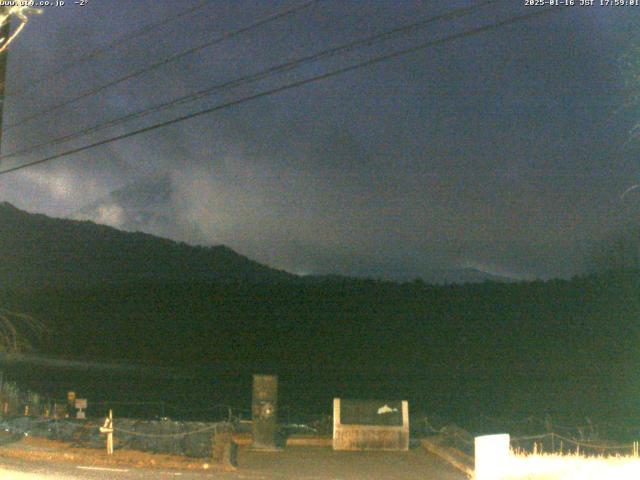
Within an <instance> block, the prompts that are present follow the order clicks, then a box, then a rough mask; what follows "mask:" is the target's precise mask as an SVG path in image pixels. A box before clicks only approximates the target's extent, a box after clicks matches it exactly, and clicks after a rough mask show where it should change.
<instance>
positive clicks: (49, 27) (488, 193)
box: [0, 1, 640, 280]
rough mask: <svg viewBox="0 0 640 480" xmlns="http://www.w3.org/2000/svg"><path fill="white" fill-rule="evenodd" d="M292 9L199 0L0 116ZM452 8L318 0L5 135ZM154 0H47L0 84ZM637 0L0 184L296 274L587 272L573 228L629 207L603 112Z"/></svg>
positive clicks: (500, 9) (586, 239)
mask: <svg viewBox="0 0 640 480" xmlns="http://www.w3.org/2000/svg"><path fill="white" fill-rule="evenodd" d="M115 4H121V6H122V7H123V8H114V7H113V5H115ZM189 4H190V5H191V4H192V3H189ZM292 4H293V3H290V2H289V3H288V2H249V1H246V2H215V5H212V6H211V7H210V8H208V9H207V10H205V11H204V12H203V13H205V14H204V15H201V16H199V17H198V18H195V19H192V20H190V21H180V22H176V24H175V25H173V24H172V25H168V26H166V27H165V28H164V29H162V30H161V31H158V32H156V33H155V34H154V35H153V36H150V37H149V38H146V39H140V40H139V41H138V42H135V43H132V44H127V45H124V46H122V47H121V48H118V49H115V50H114V51H113V53H112V54H110V55H107V56H105V57H101V58H100V60H98V61H95V62H92V63H90V64H87V65H84V66H82V67H80V68H78V70H77V71H70V72H68V73H65V75H63V76H60V77H57V78H56V79H55V81H52V82H53V83H51V85H48V86H46V85H45V86H43V85H39V86H38V87H37V88H34V89H33V91H32V93H31V94H30V95H27V96H24V97H15V98H11V97H10V98H9V99H8V104H7V110H6V112H5V115H6V117H5V119H6V121H7V122H9V123H11V122H15V121H16V120H18V119H20V118H23V116H24V115H28V114H29V112H34V111H38V110H39V109H41V108H43V107H45V106H46V105H52V104H55V103H56V102H58V101H60V100H61V99H64V98H70V96H72V95H73V94H74V93H77V92H79V91H85V90H87V89H91V88H92V87H93V86H95V85H96V84H99V83H101V82H104V81H108V80H110V79H113V78H116V77H117V76H118V75H122V74H123V73H125V72H128V71H131V70H132V69H135V68H138V67H140V66H141V65H149V64H151V63H152V62H153V61H154V59H157V58H159V57H160V56H162V55H164V54H169V53H171V52H178V51H180V50H181V49H183V48H186V47H188V46H190V45H195V44H198V43H201V42H203V41H206V40H207V39H210V38H214V37H215V36H216V35H219V34H220V33H221V32H224V31H226V30H230V29H234V28H237V27H239V26H241V25H243V24H246V23H249V22H251V21H252V19H256V18H258V17H260V16H264V15H265V14H267V13H268V12H273V11H276V10H278V9H280V8H284V7H285V6H286V5H292ZM464 4H465V3H464V2H457V3H456V4H455V5H454V4H449V3H448V2H447V4H446V5H445V4H442V5H440V4H439V5H437V6H434V5H431V4H427V3H422V2H400V3H398V2H390V1H389V2H387V1H380V2H367V3H366V4H364V3H362V2H332V1H327V2H324V3H322V2H321V3H320V4H319V5H318V6H316V7H314V8H312V9H310V10H309V11H308V12H305V13H301V14H299V15H297V16H296V17H295V18H293V19H291V20H289V21H281V22H278V23H274V24H272V25H269V26H266V27H264V28H263V29H260V30H258V31H256V32H253V33H251V34H250V35H248V36H246V37H242V38H238V39H235V40H232V41H226V42H222V43H221V44H219V45H217V46H215V47H213V48H211V49H207V50H203V51H201V52H199V53H198V54H196V55H194V56H193V57H190V58H187V59H185V60H183V61H180V62H177V63H176V64H175V65H172V66H171V67H170V68H163V69H160V70H158V71H157V72H154V73H153V74H150V75H147V76H145V77H143V79H137V80H136V81H132V82H127V83H124V84H122V85H119V86H117V87H115V88H114V89H113V90H109V91H108V92H104V93H103V94H101V95H99V96H96V97H95V98H91V99H89V100H87V101H82V102H79V103H78V104H76V105H74V106H73V107H72V108H69V109H67V110H65V111H64V112H63V113H60V114H57V115H55V116H51V117H45V118H42V119H41V120H38V121H37V122H33V123H31V124H29V125H28V126H27V125H25V126H24V127H21V128H16V129H14V130H10V131H8V132H6V133H5V136H4V145H3V150H4V151H5V152H6V151H11V150H12V149H15V148H20V147H21V146H22V145H28V144H31V143H33V142H34V141H40V140H42V139H47V138H51V137H55V136H57V135H60V134H63V133H67V132H72V131H75V130H77V129H79V128H83V127H84V126H87V125H91V124H93V123H94V122H97V121H100V120H105V119H109V118H113V117H116V116H118V115H122V114H124V113H127V112H132V111H136V110H138V109H139V108H143V107H144V106H146V105H150V104H155V103H158V102H162V101H165V100H167V99H168V98H176V97H178V96H180V95H184V94H186V93H189V92H192V91H194V90H197V89H201V88H203V87H205V86H207V85H210V84H212V83H215V82H220V81H223V80H226V79H229V78H234V77H236V76H240V75H246V74H247V73H251V72H255V71H259V70H260V69H261V68H265V67H266V66H269V65H273V64H276V63H279V62H282V61H285V60H287V59H289V58H294V57H297V56H301V55H304V54H308V53H309V52H312V51H316V50H318V49H321V48H324V47H327V46H330V45H334V44H337V43H341V42H344V41H348V40H350V39H353V38H362V37H364V36H366V35H368V34H371V33H373V32H376V31H379V30H382V29H385V28H389V27H392V26H397V25H402V24H405V23H408V22H411V21H414V20H415V19H416V18H423V17H426V16H428V15H431V14H434V13H438V12H439V11H444V10H446V9H449V8H452V7H453V6H459V5H464ZM172 9H173V11H175V9H176V6H175V2H168V1H166V2H165V1H154V2H150V1H149V2H142V1H141V2H136V3H135V6H131V5H129V3H125V2H109V5H108V7H107V6H106V5H104V4H103V3H102V4H101V3H100V2H95V3H92V4H91V5H90V6H89V7H88V8H86V9H85V10H83V11H81V12H80V11H79V10H74V7H68V8H67V7H65V8H62V9H57V10H55V11H54V10H53V9H52V10H51V11H49V10H47V12H45V15H44V16H42V17H40V18H37V19H34V20H33V21H32V22H31V23H30V24H29V25H28V28H27V29H26V30H25V33H24V34H23V36H22V37H20V38H19V40H18V41H17V43H16V46H15V50H14V51H13V52H12V53H11V68H10V73H9V75H10V80H9V83H10V89H17V88H19V86H20V85H24V84H27V83H28V81H29V79H30V78H33V77H36V78H37V77H38V76H39V75H42V74H43V73H44V72H46V71H47V70H50V69H52V68H55V66H56V65H59V64H60V63H61V62H64V61H65V60H68V58H69V56H73V55H81V54H82V52H86V51H90V50H91V48H93V47H94V46H95V45H98V44H104V43H105V42H108V41H109V39H111V38H113V37H114V36H117V35H120V34H122V33H124V32H127V31H131V30H133V29H135V28H139V27H140V26H142V25H144V24H147V23H148V22H152V21H157V20H158V19H160V18H162V17H163V16H164V15H167V14H169V13H170V12H171V11H172ZM623 10H624V11H623ZM525 12H526V10H525V9H523V8H522V7H521V6H519V5H517V6H516V5H514V4H508V2H506V3H505V4H504V5H495V6H493V7H491V9H489V10H487V12H485V13H484V14H482V15H479V16H477V17H474V18H473V19H469V20H457V21H456V22H454V23H450V24H437V25H434V26H433V27H432V28H430V29H428V30H425V31H423V32H416V33H415V34H413V35H412V36H409V37H407V38H403V39H398V40H395V41H393V42H391V43H390V44H388V45H385V46H376V47H369V48H368V49H365V50H364V51H361V52H354V53H351V54H349V55H348V56H347V57H345V58H341V59H332V60H327V61H324V62H323V63H321V64H317V65H308V66H306V67H305V68H304V69H303V70H302V71H300V72H298V71H292V72H288V73H286V74H284V75H283V76H281V77H279V78H277V79H271V80H264V81H261V82H259V83H256V84H252V85H247V86H243V87H241V88H239V89H237V90H235V91H233V92H230V93H223V94H219V95H217V96H214V97H213V98H211V99H202V100H200V101H199V102H198V103H197V104H192V105H184V106H181V107H179V108H178V109H177V110H175V111H172V112H169V113H167V112H162V113H158V114H155V115H154V116H152V117H150V118H148V119H145V120H142V121H139V122H136V123H134V124H133V125H137V126H143V125H147V124H150V122H154V121H159V120H162V119H165V118H169V117H170V116H171V115H174V114H175V112H182V113H184V112H188V111H191V110H193V109H195V108H204V107H206V106H208V105H214V104H217V103H219V102H223V101H225V100H228V99H231V98H235V97H236V96H238V95H248V94H251V93H253V92H256V91H260V90H261V89H263V88H269V87H271V86H273V85H276V84H278V83H280V82H283V81H290V80H294V79H298V78H302V77H304V76H306V75H313V74H318V73H320V72H322V71H324V70H325V69H326V68H330V67H332V66H339V65H345V64H347V63H349V62H351V61H355V60H358V59H360V60H361V59H364V58H369V57H370V56H371V55H373V54H375V53H376V52H380V51H389V49H392V48H401V47H406V46H409V45H412V44H416V43H418V42H422V41H425V40H428V39H433V38H437V37H438V36H442V35H446V34H449V33H451V32H452V31H457V30H459V29H461V28H465V27H473V26H477V25H479V24H483V23H487V22H489V21H492V20H493V19H496V18H506V17H508V16H509V15H510V14H514V13H525ZM638 12H640V10H638V9H632V8H629V9H614V8H609V9H603V8H599V7H591V8H588V7H576V8H574V9H568V11H566V12H565V13H558V14H554V15H550V16H546V17H541V18H538V19H535V20H532V21H530V22H528V23H523V24H519V25H513V26H509V27H506V28H504V29H501V30H499V31H497V32H493V33H488V34H484V35H480V36H475V37H470V38H468V39H465V40H461V41H456V42H453V43H450V44H447V45H444V46H440V47H437V48H433V49H429V50H424V51H420V52H417V53H414V54H411V55H409V56H406V57H403V58H401V59H396V60H393V61H391V62H388V63H385V64H381V65H377V66H374V67H371V68H367V69H363V70H360V71H358V72H352V73H349V74H347V75H344V76H341V77H336V78H333V79H330V80H327V81H324V82H322V83H317V84H311V85H307V86H305V87H302V88H299V89H295V90H290V91H287V92H283V93H281V94H278V95H275V96H272V97H268V98H263V99H260V100H257V101H254V102H250V103H246V104H243V105H241V106H237V107H233V108H230V109H228V110H225V111H222V112H219V113H216V114H213V115H208V116H205V117H201V118H199V119H196V120H191V121H187V122H184V123H181V124H179V125H175V126H172V127H169V128H165V129H160V130H156V131H154V132H151V133H149V134H145V135H141V136H137V137H134V138H130V139H127V140H124V141H121V142H118V143H114V144H110V145H109V146H106V147H101V148H98V149H95V150H92V151H90V152H85V153H82V154H79V155H76V156H73V157H69V158H66V159H62V160H60V161H57V162H55V163H51V164H50V165H45V166H41V167H36V168H33V169H30V170H25V171H23V172H21V173H16V174H13V175H11V176H5V177H0V188H1V195H0V196H1V197H2V200H7V201H10V202H13V203H16V204H17V205H18V206H22V207H25V208H28V209H30V210H34V211H41V212H45V213H49V214H52V215H58V216H81V217H83V218H93V219H95V220H98V221H103V222H107V223H111V224H113V225H115V226H118V227H120V228H125V229H141V230H145V231H149V232H151V233H155V234H159V235H164V236H170V237H172V238H176V239H179V240H185V241H188V242H192V243H199V244H217V243H224V244H227V245H229V246H230V247H232V248H234V249H237V250H239V251H240V252H241V253H243V254H245V255H248V256H249V257H252V258H255V259H256V260H259V261H263V262H266V263H268V264H270V265H273V266H276V267H280V268H285V269H288V270H290V271H294V272H300V273H342V274H357V275H370V276H377V277H393V278H414V277H416V276H424V277H425V278H428V279H435V280H437V279H439V278H440V279H442V278H444V273H443V272H446V271H448V270H451V269H460V268H474V269H478V270H484V271H487V272H490V273H497V274H501V275H507V276H512V277H514V278H529V277H550V276H559V275H561V276H569V275H573V274H575V273H579V272H581V271H584V270H585V268H587V267H586V265H587V264H589V261H588V256H589V253H588V252H589V251H590V245H591V244H595V243H597V242H600V241H602V240H603V239H606V238H608V237H609V236H610V235H611V232H612V231H613V232H614V231H616V230H624V228H626V227H625V226H626V225H628V224H629V223H630V222H633V221H635V220H636V219H637V215H638V213H639V212H640V209H639V208H638V207H637V202H632V201H631V197H632V196H629V198H627V199H626V200H625V201H622V202H621V201H620V194H621V193H622V192H623V191H624V190H625V189H626V188H627V187H629V186H630V185H632V184H634V183H637V182H638V173H639V172H638V168H637V148H635V144H633V142H632V143H629V142H627V140H628V132H629V130H630V129H631V128H632V127H633V123H630V121H631V120H633V112H631V111H630V110H629V109H628V108H627V109H626V110H624V109H623V110H620V109H621V108H623V107H624V105H625V102H626V99H627V96H626V95H627V94H626V90H624V88H626V87H625V85H628V75H627V76H626V77H625V76H624V74H623V68H622V67H623V64H622V63H623V62H621V60H620V59H621V58H622V52H625V51H633V50H632V45H633V43H632V42H631V43H630V42H629V38H628V37H627V36H625V35H623V34H621V33H620V32H625V31H629V28H630V26H631V25H634V24H635V25H637V20H638ZM634 22H635V23H634ZM625 78H627V80H625ZM625 81H626V83H625ZM635 121H637V119H635ZM126 128H130V126H128V127H126ZM125 130H126V129H125V127H116V128H115V129H113V130H111V131H108V132H104V133H101V134H97V135H96V136H94V137H92V138H94V139H99V138H103V136H104V135H110V134H114V133H118V132H122V131H125ZM81 143H82V142H79V143H74V144H75V145H79V144H81ZM53 151H56V150H55V149H53ZM29 158H37V155H36V156H34V157H29ZM23 160H24V159H20V161H23ZM156 191H157V192H158V193H157V195H156V194H155V192H156Z"/></svg>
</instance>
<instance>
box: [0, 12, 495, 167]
mask: <svg viewBox="0 0 640 480" xmlns="http://www.w3.org/2000/svg"><path fill="white" fill-rule="evenodd" d="M503 1H505V0H486V1H484V2H480V3H479V4H477V5H474V6H472V7H466V8H457V9H454V10H451V11H449V12H446V13H443V14H439V15H435V16H431V17H429V18H426V19H423V20H420V21H417V22H413V23H411V24H409V25H404V26H400V27H395V28H393V29H390V30H386V31H384V32H381V33H377V34H374V35H371V36H369V37H366V38H363V39H360V40H355V41H352V42H349V43H346V44H342V45H339V46H336V47H332V48H329V49H327V50H323V51H320V52H316V53H313V54H310V55H307V56H305V57H301V58H298V59H295V60H290V61H287V62H285V63H282V64H279V65H276V66H273V67H269V68H267V69H265V70H262V71H260V72H257V73H254V74H251V75H245V76H244V77H240V78H237V79H235V80H230V81H227V82H223V83H221V84H216V85H213V86H211V87H208V88H206V89H204V90H200V91H198V92H195V93H191V94H188V95H185V96H182V97H180V98H177V99H174V100H171V101H168V102H164V103H161V104H158V105H155V106H153V107H149V108H146V109H142V110H139V111H137V112H133V113H130V114H127V115H124V116H121V117H118V118H115V119H112V120H108V121H106V122H103V123H99V124H97V125H94V126H92V127H88V128H86V129H84V130H80V131H78V132H74V133H70V134H66V135H62V136H60V137H57V138H55V139H52V140H47V141H44V142H41V143H38V144H35V145H31V146H29V147H25V148H23V149H20V150H16V151H14V152H11V153H8V154H5V155H2V156H0V161H1V160H4V159H7V158H11V157H15V156H17V155H22V154H26V153H31V152H33V151H34V150H38V149H40V148H45V147H49V146H53V145H58V144H60V143H65V142H67V141H69V140H72V139H74V138H78V137H81V136H84V135H87V134H89V133H95V132H97V131H99V130H102V129H104V128H108V127H113V126H116V125H118V124H121V123H124V122H128V121H130V120H133V119H138V118H142V117H144V116H147V115H149V114H151V113H155V112H159V111H161V110H165V109H167V108H170V107H172V106H175V105H180V104H184V103H188V102H191V101H194V100H197V99H199V98H202V97H205V96H208V95H211V94H212V93H215V92H218V91H221V90H226V89H229V88H235V87H238V86H242V85H245V84H247V83H252V82H256V81H258V80H262V79H265V78H268V77H269V76H271V75H273V74H276V73H282V72H285V71H288V70H292V69H294V68H296V67H299V66H300V65H302V64H305V63H309V62H315V61H318V60H322V59H325V58H329V57H333V56H336V55H339V54H342V53H345V52H349V51H351V50H354V49H356V48H359V47H363V46H371V45H374V44H376V43H378V42H382V41H386V40H389V39H392V38H394V37H397V36H400V35H406V34H409V33H412V32H414V31H417V30H419V29H421V28H424V27H426V26H428V25H430V24H432V23H435V22H438V21H442V20H453V19H455V18H458V17H462V16H465V15H469V14H470V13H473V12H476V11H478V10H480V9H482V8H484V7H486V6H488V5H490V4H494V3H499V2H503Z"/></svg>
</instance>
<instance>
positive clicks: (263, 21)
mask: <svg viewBox="0 0 640 480" xmlns="http://www.w3.org/2000/svg"><path fill="white" fill-rule="evenodd" d="M319 1H321V0H309V1H308V2H306V3H303V4H301V5H298V6H295V7H291V8H288V9H286V10H282V11H280V12H277V13H274V14H271V15H268V16H266V17H263V18H261V19H260V20H258V21H257V22H254V23H252V24H251V25H248V26H246V27H242V28H240V29H238V30H233V31H231V32H226V33H223V34H222V35H220V36H218V37H216V38H215V39H213V40H210V41H208V42H206V43H203V44H200V45H198V46H196V47H192V48H189V49H187V50H184V51H182V52H180V53H176V54H173V55H170V56H168V57H165V58H164V59H162V60H160V61H158V62H155V63H153V64H151V65H149V66H147V67H143V68H141V69H139V70H136V71H134V72H131V73H128V74H127V75H124V76H123V77H119V78H117V79H115V80H112V81H110V82H108V83H105V84H103V85H101V86H99V87H96V88H94V89H93V90H89V91H87V92H85V93H81V94H80V95H77V96H75V97H72V98H70V99H67V100H65V101H63V102H61V103H59V104H57V105H53V106H51V107H48V108H45V109H44V110H41V111H39V112H36V113H32V114H30V115H28V116H26V117H24V118H22V119H20V120H18V121H17V122H14V123H12V124H9V125H7V126H6V127H5V128H4V130H5V131H7V130H11V129H12V128H15V127H16V126H18V125H23V124H24V123H26V122H28V121H30V120H33V119H35V118H40V117H41V116H43V115H48V114H50V113H53V112H55V111H58V110H60V109H62V108H64V107H66V106H69V105H71V104H73V103H75V102H77V101H78V100H82V99H84V98H87V97H92V96H94V95H96V94H97V93H100V92H102V91H103V90H106V89H108V88H110V87H113V86H115V85H118V84H120V83H122V82H125V81H127V80H131V79H132V78H135V77H139V76H140V75H142V74H144V73H148V72H151V71H153V70H156V69H158V68H160V67H162V66H164V65H167V64H169V63H171V62H175V61H176V60H179V59H181V58H183V57H185V56H187V55H191V54H193V53H195V52H198V51H200V50H203V49H205V48H208V47H211V46H213V45H217V44H218V43H221V42H223V41H224V40H228V39H229V38H233V37H236V36H238V35H241V34H243V33H246V32H248V31H250V30H253V29H255V28H258V27H260V26H262V25H265V24H267V23H270V22H273V21H275V20H278V19H280V18H283V17H286V16H289V15H292V14H294V13H297V12H299V11H302V10H304V9H306V8H309V7H310V6H311V5H313V4H315V3H317V2H319Z"/></svg>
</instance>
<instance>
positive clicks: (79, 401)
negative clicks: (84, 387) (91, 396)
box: [75, 398, 87, 419]
mask: <svg viewBox="0 0 640 480" xmlns="http://www.w3.org/2000/svg"><path fill="white" fill-rule="evenodd" d="M75 407H76V408H77V409H78V411H77V412H76V418H81V419H85V418H87V417H86V415H85V412H84V411H85V409H86V408H87V399H86V398H76V404H75Z"/></svg>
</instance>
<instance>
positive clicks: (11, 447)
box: [0, 435, 467, 480]
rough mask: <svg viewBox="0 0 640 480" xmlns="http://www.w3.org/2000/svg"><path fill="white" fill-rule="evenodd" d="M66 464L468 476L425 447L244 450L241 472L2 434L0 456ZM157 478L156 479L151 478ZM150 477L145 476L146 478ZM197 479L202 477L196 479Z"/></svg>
mask: <svg viewBox="0 0 640 480" xmlns="http://www.w3.org/2000/svg"><path fill="white" fill-rule="evenodd" d="M2 457H4V458H7V459H8V458H11V459H20V460H23V461H34V462H35V461H39V462H42V461H51V462H68V463H69V464H70V465H71V464H82V465H92V466H101V467H102V466H104V467H132V468H137V469H151V470H153V469H162V470H174V471H177V472H179V471H182V472H185V475H186V474H187V472H190V473H191V474H202V476H203V478H221V479H222V478H224V479H256V480H258V479H260V480H282V479H303V480H338V479H340V480H356V479H378V478H379V479H389V480H404V479H407V480H408V479H415V478H421V479H424V480H465V479H466V478H467V477H466V476H465V475H463V474H462V473H460V472H459V471H457V470H455V469H454V468H453V467H451V466H450V465H449V464H447V463H446V462H444V461H442V460H440V459H439V458H437V457H435V456H434V455H432V454H429V453H428V452H427V451H425V450H424V449H422V448H420V447H418V448H414V449H412V450H410V451H408V452H334V451H333V450H332V449H331V447H327V446H291V447H287V448H286V449H284V450H282V451H279V452H260V451H254V450H252V449H251V448H250V447H248V446H242V447H240V449H239V452H238V465H239V466H238V468H237V469H233V468H223V467H220V466H216V465H212V464H210V463H208V462H207V460H204V459H201V460H198V459H189V458H185V457H179V456H173V455H161V454H152V453H145V452H137V451H126V450H116V451H115V452H114V455H113V456H111V457H109V456H107V455H106V453H105V451H104V450H97V449H86V448H77V447H73V446H72V445H69V444H65V443H62V442H57V441H51V440H45V439H39V438H32V437H11V436H9V435H0V458H2ZM152 476H153V475H152ZM145 478H146V477H145ZM198 478H200V477H199V476H198Z"/></svg>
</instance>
